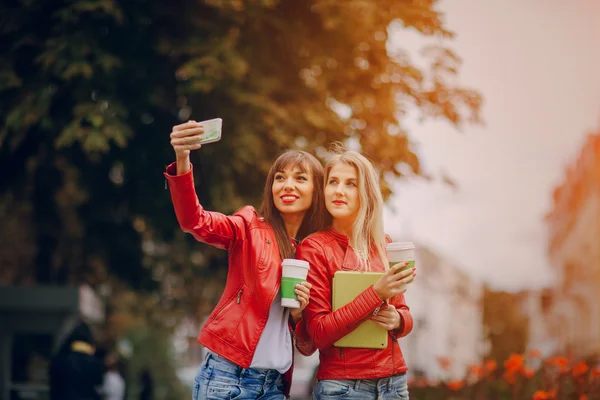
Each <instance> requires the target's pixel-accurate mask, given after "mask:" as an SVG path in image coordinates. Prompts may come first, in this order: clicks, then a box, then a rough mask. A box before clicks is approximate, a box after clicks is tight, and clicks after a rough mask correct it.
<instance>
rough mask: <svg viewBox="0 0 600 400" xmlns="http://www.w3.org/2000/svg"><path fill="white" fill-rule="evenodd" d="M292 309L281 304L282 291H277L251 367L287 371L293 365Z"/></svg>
mask: <svg viewBox="0 0 600 400" xmlns="http://www.w3.org/2000/svg"><path fill="white" fill-rule="evenodd" d="M289 317H290V309H289V308H287V307H282V306H281V291H280V292H279V293H277V296H275V299H273V304H271V309H270V310H269V318H268V319H267V324H266V325H265V329H264V330H263V332H262V334H261V335H260V339H259V340H258V345H257V346H256V351H255V352H254V357H253V358H252V362H251V363H250V368H259V369H275V370H277V371H279V372H280V373H282V374H283V373H285V372H286V371H287V370H288V369H290V367H291V366H292V337H291V334H290V329H289V327H288V319H289Z"/></svg>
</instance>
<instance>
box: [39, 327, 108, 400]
mask: <svg viewBox="0 0 600 400" xmlns="http://www.w3.org/2000/svg"><path fill="white" fill-rule="evenodd" d="M95 352H96V347H95V340H94V336H93V334H92V331H91V329H90V327H89V326H88V325H87V324H86V323H84V322H80V323H78V324H77V325H76V326H75V328H74V329H73V330H72V331H71V333H70V334H69V335H68V336H67V338H66V339H65V340H64V342H63V343H62V345H61V346H60V349H59V351H58V353H57V354H56V355H55V356H54V357H53V358H52V360H51V361H50V368H49V382H50V400H101V397H100V389H101V386H102V374H103V372H104V366H103V365H102V362H101V361H100V360H99V359H98V358H97V357H95V355H94V353H95Z"/></svg>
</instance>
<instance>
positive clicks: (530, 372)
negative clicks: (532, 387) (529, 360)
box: [521, 368, 535, 379]
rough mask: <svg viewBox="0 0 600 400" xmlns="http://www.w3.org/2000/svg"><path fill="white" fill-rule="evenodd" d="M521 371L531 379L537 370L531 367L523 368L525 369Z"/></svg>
mask: <svg viewBox="0 0 600 400" xmlns="http://www.w3.org/2000/svg"><path fill="white" fill-rule="evenodd" d="M521 372H522V374H523V376H524V377H525V378H527V379H531V378H533V376H534V375H535V371H534V370H533V369H531V368H523V371H521Z"/></svg>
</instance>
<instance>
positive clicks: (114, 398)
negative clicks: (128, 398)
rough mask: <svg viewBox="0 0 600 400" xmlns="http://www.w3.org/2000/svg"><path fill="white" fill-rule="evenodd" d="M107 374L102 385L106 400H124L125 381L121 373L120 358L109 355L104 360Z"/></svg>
mask: <svg viewBox="0 0 600 400" xmlns="http://www.w3.org/2000/svg"><path fill="white" fill-rule="evenodd" d="M104 364H105V365H106V373H105V374H104V382H103V384H102V398H103V399H104V400H123V399H124V398H125V379H123V377H122V376H121V374H120V373H119V356H118V355H117V354H115V353H112V352H111V353H109V354H108V355H107V356H106V359H105V360H104Z"/></svg>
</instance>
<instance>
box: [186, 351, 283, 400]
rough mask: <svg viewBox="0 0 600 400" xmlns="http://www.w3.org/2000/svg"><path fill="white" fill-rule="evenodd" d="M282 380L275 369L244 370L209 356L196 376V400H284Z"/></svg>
mask: <svg viewBox="0 0 600 400" xmlns="http://www.w3.org/2000/svg"><path fill="white" fill-rule="evenodd" d="M284 397H285V396H284V395H283V376H282V375H281V374H280V373H279V372H278V371H276V370H274V369H264V370H263V369H253V368H242V367H240V366H238V365H236V364H234V363H232V362H231V361H228V360H226V359H225V358H223V357H221V356H218V355H216V354H209V355H208V356H207V357H206V359H205V360H204V363H203V364H202V365H201V366H200V369H199V370H198V374H196V379H195V385H194V393H193V396H192V399H193V400H211V399H212V400H231V399H236V400H258V399H260V400H283V399H284Z"/></svg>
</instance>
